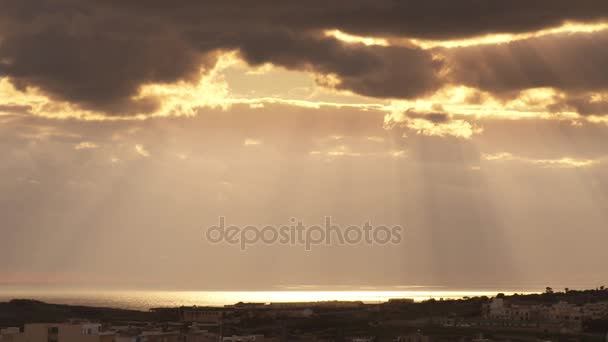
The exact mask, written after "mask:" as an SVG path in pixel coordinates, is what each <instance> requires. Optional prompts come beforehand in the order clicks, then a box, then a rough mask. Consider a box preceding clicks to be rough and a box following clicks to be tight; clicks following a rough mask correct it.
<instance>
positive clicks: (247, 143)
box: [243, 138, 262, 147]
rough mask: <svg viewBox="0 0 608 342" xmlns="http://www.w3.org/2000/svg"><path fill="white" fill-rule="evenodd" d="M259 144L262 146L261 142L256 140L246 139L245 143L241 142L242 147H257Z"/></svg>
mask: <svg viewBox="0 0 608 342" xmlns="http://www.w3.org/2000/svg"><path fill="white" fill-rule="evenodd" d="M261 144H262V141H261V140H258V139H251V138H247V139H245V141H243V146H245V147H249V146H258V145H261Z"/></svg>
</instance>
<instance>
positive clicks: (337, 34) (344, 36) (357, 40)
mask: <svg viewBox="0 0 608 342" xmlns="http://www.w3.org/2000/svg"><path fill="white" fill-rule="evenodd" d="M324 33H325V36H326V37H333V38H336V39H338V40H339V41H342V42H344V43H348V44H363V45H367V46H372V45H378V46H389V45H390V44H389V42H388V40H386V39H384V38H373V37H361V36H356V35H352V34H348V33H344V32H342V31H340V30H327V31H325V32H324Z"/></svg>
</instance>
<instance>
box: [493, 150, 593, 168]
mask: <svg viewBox="0 0 608 342" xmlns="http://www.w3.org/2000/svg"><path fill="white" fill-rule="evenodd" d="M482 159H483V160H485V161H490V162H499V161H519V162H522V163H525V164H530V165H535V166H539V167H542V168H586V167H591V166H594V165H597V164H598V163H599V161H598V160H594V159H582V158H573V157H562V158H557V159H534V158H526V157H519V156H515V155H513V154H511V153H509V152H500V153H494V154H483V155H482Z"/></svg>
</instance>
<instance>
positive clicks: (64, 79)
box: [0, 0, 608, 114]
mask: <svg viewBox="0 0 608 342" xmlns="http://www.w3.org/2000/svg"><path fill="white" fill-rule="evenodd" d="M522 13H523V15H522ZM607 13H608V3H607V2H606V1H603V0H602V1H595V0H583V1H577V2H576V3H573V2H572V1H566V0H558V1H555V0H553V1H550V2H549V1H546V0H543V1H541V0H536V1H529V0H528V1H520V0H516V1H508V2H506V1H480V0H461V1H443V0H429V1H392V0H390V1H389V0H382V1H372V0H355V1H351V0H349V1H345V0H340V1H333V2H331V3H327V2H325V1H324V2H321V1H320V0H312V1H307V2H296V1H271V0H260V1H255V2H251V1H234V0H228V1H221V2H219V1H205V2H203V1H194V0H183V1H180V2H179V3H175V2H168V1H160V0H150V1H146V2H136V1H132V0H127V1H118V0H109V1H103V2H100V1H92V0H80V1H76V0H0V76H7V77H9V78H10V80H11V81H12V83H13V84H15V85H16V86H17V87H19V88H25V87H28V86H34V87H38V88H40V89H41V90H42V91H43V92H45V93H47V94H49V95H51V96H52V97H54V98H56V99H60V100H66V101H69V102H71V103H75V104H78V105H81V106H82V107H85V108H90V109H94V110H100V111H104V112H107V113H112V114H125V113H131V112H147V111H151V110H153V109H154V108H155V106H156V105H157V104H156V103H155V101H154V99H140V100H134V99H133V96H134V95H136V94H137V93H138V90H139V88H140V86H141V85H142V84H146V83H152V82H153V83H174V82H176V81H178V80H193V79H195V78H196V76H197V75H198V72H199V70H200V68H201V67H207V68H208V67H210V66H211V65H212V64H213V61H214V57H213V56H214V54H213V53H214V52H216V51H218V50H223V49H236V50H239V51H240V53H241V55H242V56H243V57H244V58H245V59H246V60H247V61H248V62H250V63H251V64H260V63H273V64H276V65H280V66H284V67H286V68H289V69H297V70H307V71H313V72H317V73H320V74H325V75H327V74H334V75H336V76H337V77H338V79H339V80H340V83H339V85H338V86H337V87H338V88H340V89H345V90H350V91H353V92H355V93H358V94H362V95H367V96H373V97H380V98H414V97H417V96H421V95H425V94H428V93H430V92H432V91H434V90H436V89H437V88H438V87H440V86H441V85H442V84H443V81H442V79H441V77H440V76H439V75H440V74H441V71H442V70H443V66H444V62H443V61H442V60H440V59H437V58H434V57H433V55H432V53H431V52H430V51H425V50H422V49H420V48H416V47H403V46H402V47H378V46H373V47H371V46H364V45H347V44H344V43H343V42H340V41H338V40H336V39H333V38H329V37H325V36H323V34H322V32H323V30H327V29H340V30H342V31H345V32H349V33H355V34H363V35H376V36H378V35H379V36H391V35H393V36H399V37H406V38H431V39H452V38H462V37H469V36H476V35H480V34H486V33H492V32H523V31H531V30H537V29H540V28H545V27H549V26H555V25H559V24H561V23H563V22H564V21H567V20H575V21H585V22H589V21H596V20H600V19H603V18H605V17H606V14H607ZM569 39H570V38H569ZM571 40H572V39H571ZM574 40H575V41H572V42H571V43H570V44H572V45H573V46H572V47H573V48H576V47H578V45H577V44H585V42H578V41H576V39H574ZM587 43H589V42H587ZM601 43H602V42H599V43H598V44H601ZM546 45H549V46H548V47H549V48H550V47H551V44H550V43H549V42H548V43H546ZM543 48H544V46H543ZM512 49H515V50H517V52H519V53H520V54H521V56H520V57H519V58H520V59H524V60H525V61H528V60H529V63H530V64H533V65H536V64H538V63H537V62H540V60H538V58H537V57H535V56H534V55H533V54H532V55H529V53H528V54H526V52H525V51H526V47H525V46H523V47H521V48H512ZM556 49H557V48H555V49H554V50H556ZM519 50H522V51H519ZM507 52H510V51H507ZM483 53H485V50H484V52H483ZM483 53H482V54H483ZM504 53H506V52H501V51H497V52H495V54H497V55H498V56H497V57H501V56H502V55H503V54H504ZM479 54H480V53H479V52H475V51H472V50H464V51H463V52H458V53H456V55H457V56H456V57H455V58H456V59H457V60H459V64H458V69H457V70H455V74H456V76H457V77H456V78H457V79H461V80H462V81H463V82H464V83H466V84H471V85H473V86H478V87H480V88H489V89H491V90H502V89H503V88H504V89H510V88H518V87H525V86H527V85H528V84H531V85H536V84H553V83H556V82H557V85H558V87H559V86H560V85H562V84H560V83H559V82H563V86H564V87H565V86H569V87H570V86H574V87H593V86H595V85H597V84H598V83H599V84H604V80H606V77H605V75H604V74H603V73H602V72H600V73H592V72H591V71H590V70H593V71H594V72H595V68H596V67H597V63H599V62H600V59H601V58H602V57H603V55H602V56H597V58H596V59H594V60H592V63H589V64H588V65H587V67H586V70H585V71H584V72H583V73H582V74H578V73H576V74H572V75H569V74H566V77H567V79H566V80H562V79H561V77H560V76H555V75H553V74H551V73H550V72H549V71H547V70H546V69H547V66H546V65H545V66H544V69H543V67H542V66H541V67H532V66H531V67H530V70H526V72H528V71H530V72H531V77H532V78H533V79H536V81H531V82H528V83H526V82H524V81H522V80H519V79H518V78H517V75H518V74H517V73H515V74H513V73H511V71H512V69H513V66H510V65H509V63H508V62H507V63H505V65H503V64H499V65H490V66H489V67H490V69H492V70H494V69H496V71H495V72H491V73H490V74H483V73H482V72H483V71H479V70H473V74H472V75H471V74H470V70H469V67H472V66H475V64H476V59H477V58H479V57H480V56H478V55H479ZM481 57H483V56H481ZM570 57H571V58H570V59H571V60H570V62H578V61H579V55H576V53H574V52H573V53H571V56H570ZM535 58H536V59H535ZM488 63H491V62H488ZM496 63H499V62H496ZM568 65H571V64H568V60H567V61H565V62H563V63H562V64H560V65H559V67H560V69H561V68H565V67H566V66H568ZM502 68H506V70H504V71H505V74H504V75H503V73H502V72H503V70H501V69H502ZM479 73H482V74H479ZM571 73H572V72H571ZM588 75H590V76H592V77H591V78H588V79H587V78H586V77H587V76H588ZM572 82H574V84H573V85H572Z"/></svg>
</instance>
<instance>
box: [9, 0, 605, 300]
mask: <svg viewBox="0 0 608 342" xmlns="http://www.w3.org/2000/svg"><path fill="white" fill-rule="evenodd" d="M607 61H608V2H606V1H605V0H579V1H576V2H575V1H571V0H550V1H549V0H526V1H523V0H511V1H479V0H458V1H447V0H445V1H444V0H425V1H414V0H403V1H394V0H373V1H372V0H349V1H346V0H336V1H332V2H329V3H328V2H327V1H319V0H309V1H305V2H304V1H272V0H257V1H255V2H254V1H237V0H225V1H198V0H197V1H195V0H181V1H178V2H175V1H173V2H169V1H161V0H148V1H146V2H145V3H144V2H141V1H134V0H106V1H94V0H0V286H12V287H20V286H53V287H81V288H100V289H112V288H117V289H180V290H214V289H215V290H237V289H238V290H273V289H298V288H313V287H314V288H319V289H333V288H357V289H361V288H366V289H389V288H399V287H404V286H442V287H446V288H459V289H466V288H488V287H498V288H500V287H505V288H506V287H510V288H512V287H519V288H544V286H550V285H558V284H559V285H565V286H570V287H577V286H578V287H589V286H596V285H597V286H599V285H604V284H605V282H606V281H608V269H607V268H606V267H605V262H606V260H607V258H608V248H606V242H607V241H608V229H607V226H608V210H607V209H608V172H607V171H608V143H607V142H608V64H607ZM219 217H225V218H226V220H227V221H228V222H229V223H231V224H234V225H237V226H239V227H244V226H247V225H253V226H264V225H267V224H271V225H282V224H289V223H290V220H291V219H292V218H294V219H296V220H301V221H303V222H304V223H305V224H308V225H314V224H320V223H322V222H324V219H325V217H331V218H332V220H333V222H334V223H336V224H339V225H341V226H343V227H346V226H348V225H362V224H363V223H364V222H368V221H369V222H372V223H373V224H375V225H387V226H394V225H399V226H402V227H404V228H405V231H404V234H403V241H401V243H399V244H389V245H382V246H379V245H373V244H372V245H370V244H364V243H362V244H357V245H335V244H334V245H323V246H316V247H315V248H313V249H312V250H310V251H306V250H305V249H304V248H302V246H288V245H278V244H266V245H263V244H259V245H255V246H251V247H250V248H248V249H247V250H245V251H242V250H240V249H239V248H238V246H233V245H228V244H213V243H210V242H209V241H207V240H205V229H206V228H208V227H210V226H213V225H215V224H217V222H218V220H219Z"/></svg>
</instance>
